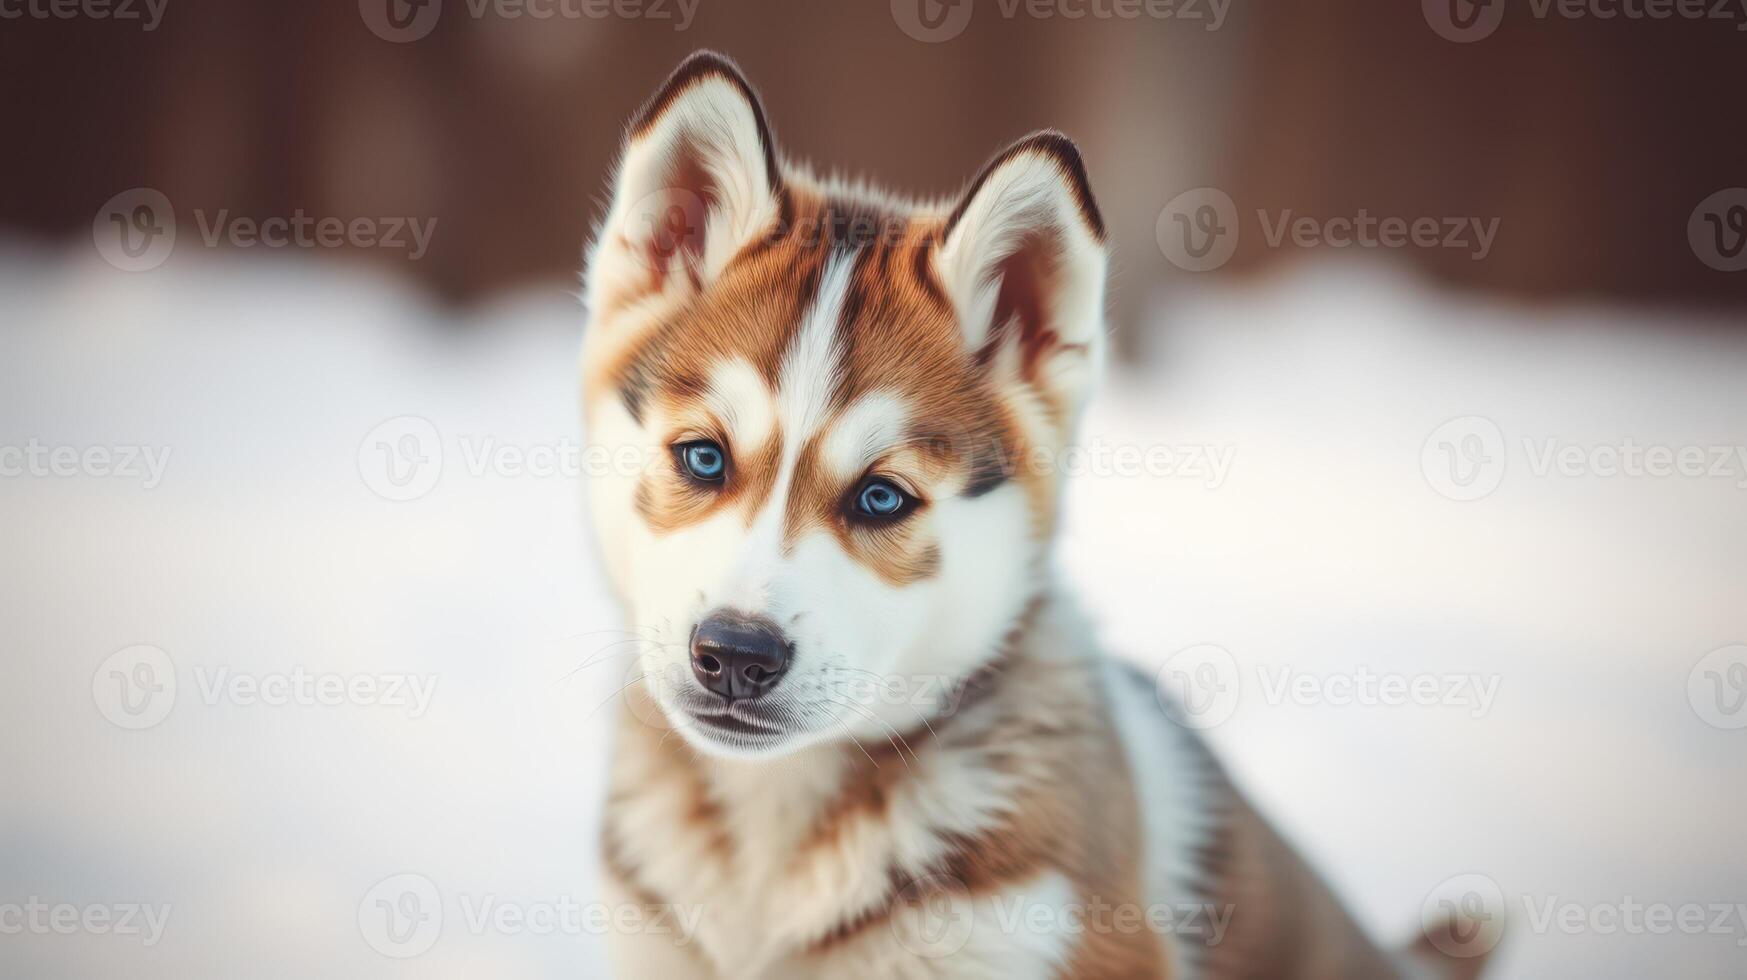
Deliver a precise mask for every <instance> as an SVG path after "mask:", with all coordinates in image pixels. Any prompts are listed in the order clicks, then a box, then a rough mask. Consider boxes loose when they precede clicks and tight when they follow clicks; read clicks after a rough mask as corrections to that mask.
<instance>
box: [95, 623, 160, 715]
mask: <svg viewBox="0 0 1747 980" xmlns="http://www.w3.org/2000/svg"><path fill="white" fill-rule="evenodd" d="M91 700H92V701H93V702H95V703H96V705H97V710H98V712H99V713H101V714H102V715H103V717H105V718H107V719H109V721H110V723H111V724H114V725H116V726H118V727H120V728H126V729H129V730H132V731H138V730H140V729H142V728H151V727H152V726H153V725H156V724H158V723H159V722H161V721H163V720H164V719H165V718H167V717H169V715H170V709H171V708H174V707H175V706H176V664H175V662H174V661H172V660H171V659H170V655H169V654H167V653H165V652H164V651H163V650H160V649H158V648H157V647H155V646H151V645H149V644H144V643H141V644H137V645H135V646H131V647H124V648H123V649H120V650H117V651H115V652H114V653H112V654H110V655H109V656H108V657H106V658H104V660H103V662H102V663H100V664H98V665H97V671H96V673H94V674H92V675H91Z"/></svg>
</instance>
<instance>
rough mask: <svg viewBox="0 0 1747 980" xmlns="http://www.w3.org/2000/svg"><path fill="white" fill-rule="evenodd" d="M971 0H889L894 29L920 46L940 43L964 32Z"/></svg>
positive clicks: (969, 20)
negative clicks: (916, 41)
mask: <svg viewBox="0 0 1747 980" xmlns="http://www.w3.org/2000/svg"><path fill="white" fill-rule="evenodd" d="M973 2H974V0H892V20H894V21H896V22H897V24H898V29H899V30H901V31H903V32H904V33H905V34H908V35H909V36H910V37H912V38H914V39H915V40H918V41H921V42H922V43H924V44H940V43H941V42H943V41H950V40H952V39H953V38H955V37H958V36H959V35H960V34H963V33H964V30H965V28H967V27H969V26H970V23H971V7H972V4H973Z"/></svg>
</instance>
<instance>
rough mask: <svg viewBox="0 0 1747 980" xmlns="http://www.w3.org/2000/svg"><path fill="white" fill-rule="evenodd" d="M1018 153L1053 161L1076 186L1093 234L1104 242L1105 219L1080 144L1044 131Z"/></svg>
mask: <svg viewBox="0 0 1747 980" xmlns="http://www.w3.org/2000/svg"><path fill="white" fill-rule="evenodd" d="M1014 147H1015V150H1016V151H1017V152H1032V153H1042V154H1044V155H1045V156H1048V157H1051V158H1053V159H1054V160H1055V161H1056V163H1057V165H1059V166H1060V167H1061V168H1062V172H1063V173H1065V174H1067V175H1068V179H1069V180H1070V181H1071V182H1072V183H1073V185H1074V199H1075V200H1076V201H1078V202H1079V205H1080V212H1081V213H1082V214H1083V215H1084V216H1085V219H1086V224H1088V225H1090V226H1091V228H1092V234H1093V235H1095V236H1096V237H1097V239H1098V240H1099V241H1100V242H1102V241H1103V240H1104V215H1103V213H1102V212H1100V211H1099V210H1098V199H1097V198H1096V197H1094V196H1093V194H1092V179H1091V177H1089V176H1087V174H1086V161H1085V159H1084V158H1082V157H1081V156H1080V147H1079V144H1077V143H1075V142H1074V141H1073V140H1072V139H1070V138H1069V137H1068V134H1066V133H1064V132H1062V131H1060V130H1057V129H1040V130H1038V131H1037V132H1035V133H1032V134H1031V135H1030V136H1027V137H1025V138H1024V139H1022V140H1020V141H1019V142H1018V143H1015V144H1014Z"/></svg>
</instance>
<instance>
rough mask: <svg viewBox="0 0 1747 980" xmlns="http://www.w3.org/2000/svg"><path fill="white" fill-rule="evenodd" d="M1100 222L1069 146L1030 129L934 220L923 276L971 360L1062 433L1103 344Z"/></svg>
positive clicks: (1077, 158)
mask: <svg viewBox="0 0 1747 980" xmlns="http://www.w3.org/2000/svg"><path fill="white" fill-rule="evenodd" d="M1107 266H1108V257H1107V256H1106V254H1105V250H1104V220H1103V218H1102V217H1101V216H1100V215H1099V213H1098V205H1097V203H1096V202H1095V201H1093V199H1092V188H1091V185H1090V184H1089V183H1088V182H1087V180H1086V168H1085V165H1084V164H1083V163H1082V162H1081V160H1080V151H1079V149H1078V148H1077V147H1075V146H1074V143H1073V141H1072V140H1070V139H1068V138H1067V137H1066V136H1063V135H1062V134H1060V133H1056V132H1042V133H1035V134H1033V135H1031V136H1028V137H1026V138H1025V139H1022V140H1020V141H1019V142H1017V143H1015V144H1013V145H1012V146H1010V147H1008V148H1007V149H1006V150H1004V151H1003V152H1002V153H1000V154H999V155H998V156H996V157H995V159H993V160H991V161H990V162H989V164H988V166H986V167H984V168H983V172H982V173H981V174H980V175H978V177H977V179H976V180H975V181H974V182H973V183H972V184H971V187H970V190H969V191H967V192H966V193H965V196H964V199H963V200H961V201H960V202H959V204H958V207H957V208H955V209H954V210H953V212H952V213H951V215H949V216H948V217H947V219H946V226H945V229H944V238H943V239H942V244H941V247H940V249H939V251H938V252H937V253H936V254H935V256H934V270H935V274H936V275H937V276H938V277H939V279H940V282H941V284H942V285H943V286H944V288H945V291H946V295H947V298H948V300H949V301H950V302H951V303H952V305H953V307H954V308H955V309H956V311H957V313H958V318H959V324H960V325H961V327H962V328H963V330H964V339H965V343H966V345H967V346H968V347H969V348H970V349H971V350H973V351H975V352H976V355H977V358H978V360H979V361H982V362H984V363H987V364H989V365H991V368H992V369H993V370H996V371H999V372H1001V373H1002V374H1004V375H1007V376H1009V377H1011V378H1013V379H1015V380H1018V381H1022V382H1024V383H1026V384H1029V385H1031V386H1032V387H1033V388H1034V389H1035V390H1036V392H1037V393H1038V394H1040V395H1042V396H1043V399H1044V402H1043V403H1044V406H1045V407H1046V408H1048V409H1050V410H1051V414H1052V415H1053V416H1054V417H1055V418H1054V421H1056V422H1057V423H1058V424H1065V425H1066V426H1068V427H1070V428H1071V426H1072V423H1073V420H1074V417H1075V415H1076V414H1077V412H1078V409H1079V408H1080V406H1081V405H1082V404H1083V402H1084V400H1085V398H1086V396H1087V395H1088V394H1089V393H1090V390H1091V387H1092V382H1093V379H1094V378H1095V377H1096V374H1097V370H1098V367H1099V364H1100V362H1101V358H1102V356H1103V347H1104V278H1105V273H1106V269H1107Z"/></svg>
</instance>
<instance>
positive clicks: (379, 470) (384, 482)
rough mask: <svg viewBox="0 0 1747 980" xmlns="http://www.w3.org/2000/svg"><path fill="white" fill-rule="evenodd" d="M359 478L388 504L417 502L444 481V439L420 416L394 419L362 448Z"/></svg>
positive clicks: (372, 432) (374, 432) (375, 431)
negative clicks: (439, 481)
mask: <svg viewBox="0 0 1747 980" xmlns="http://www.w3.org/2000/svg"><path fill="white" fill-rule="evenodd" d="M358 475H359V476H360V477H362V478H363V479H364V485H365V486H367V487H369V488H370V491H371V492H372V493H374V494H376V495H377V496H378V497H381V498H382V499H384V500H392V501H395V502H396V503H404V502H406V501H409V500H417V499H419V498H420V497H423V496H424V495H425V494H427V493H430V492H431V491H432V490H433V489H435V488H436V486H437V481H438V480H440V479H442V476H443V437H442V436H441V435H440V434H439V433H438V432H437V427H436V426H434V425H432V424H431V423H430V421H429V420H427V419H423V418H420V417H419V416H417V415H400V416H396V417H395V418H391V419H389V420H387V421H386V422H383V423H382V424H380V425H378V426H377V427H376V428H374V429H371V430H370V431H369V432H368V433H366V434H365V436H364V441H363V442H360V443H359V444H358Z"/></svg>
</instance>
